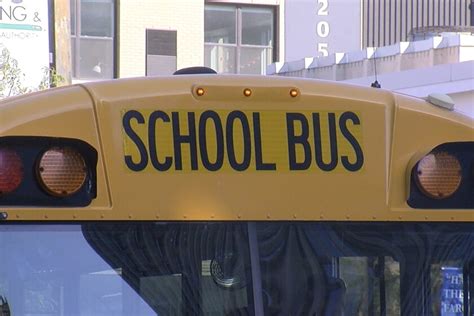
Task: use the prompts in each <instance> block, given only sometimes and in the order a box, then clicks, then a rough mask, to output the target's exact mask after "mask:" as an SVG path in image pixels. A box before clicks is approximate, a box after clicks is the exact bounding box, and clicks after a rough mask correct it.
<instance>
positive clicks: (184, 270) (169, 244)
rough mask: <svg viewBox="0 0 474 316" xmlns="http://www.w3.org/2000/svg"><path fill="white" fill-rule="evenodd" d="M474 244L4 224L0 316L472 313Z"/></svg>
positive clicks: (422, 234) (169, 227)
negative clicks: (470, 311)
mask: <svg viewBox="0 0 474 316" xmlns="http://www.w3.org/2000/svg"><path fill="white" fill-rule="evenodd" d="M473 247H474V226H473V224H472V223H357V222H351V223H342V222H338V223H336V222H319V223H314V222H313V223H310V222H291V223H290V222H238V223H237V222H100V223H99V222H83V223H80V224H77V223H74V224H65V223H62V224H48V225H40V224H34V225H33V224H24V225H23V224H15V225H1V226H0V249H2V251H1V252H0V315H1V314H2V313H1V312H2V311H4V312H5V311H8V312H10V313H11V315H39V314H41V315H190V314H192V315H254V314H256V315H260V314H263V313H264V314H265V315H463V311H464V310H468V309H469V308H470V307H469V304H472V302H471V303H470V302H469V300H470V298H469V297H471V300H472V293H469V291H472V286H471V289H469V288H468V286H467V284H468V283H469V282H472V280H473V279H474V275H473V274H474V253H473V251H472V249H474V248H473ZM471 307H472V306H471Z"/></svg>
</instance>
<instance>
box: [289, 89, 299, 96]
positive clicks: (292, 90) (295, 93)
mask: <svg viewBox="0 0 474 316" xmlns="http://www.w3.org/2000/svg"><path fill="white" fill-rule="evenodd" d="M298 94H299V93H298V90H296V89H291V90H290V96H291V97H292V98H296V97H297V96H298Z"/></svg>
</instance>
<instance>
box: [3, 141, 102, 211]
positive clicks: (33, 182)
mask: <svg viewBox="0 0 474 316" xmlns="http://www.w3.org/2000/svg"><path fill="white" fill-rule="evenodd" d="M7 150H8V152H15V153H16V155H17V157H18V159H19V162H20V163H21V166H22V169H21V170H22V172H23V173H22V179H21V183H19V184H18V186H17V187H16V188H15V190H11V192H5V193H6V194H0V206H7V205H8V206H52V207H55V206H68V207H72V206H87V205H89V204H90V203H91V202H92V200H93V199H94V198H95V197H96V195H97V185H96V184H97V171H96V168H97V159H98V155H97V151H96V150H95V149H94V148H93V147H92V146H91V145H89V144H87V143H86V142H84V141H82V140H79V139H70V138H54V137H37V136H7V137H0V151H2V152H7ZM53 152H54V153H60V154H64V153H66V154H69V155H71V154H70V153H73V154H72V157H73V158H75V159H76V161H73V164H72V165H71V166H73V167H74V166H75V167H76V168H75V171H74V170H72V169H71V171H74V172H76V173H77V174H80V173H82V174H81V177H83V178H81V179H79V180H80V181H76V182H75V183H74V185H75V189H74V190H69V189H66V190H63V191H55V188H56V187H54V188H53V186H51V185H49V186H48V182H47V181H49V180H48V179H46V178H45V177H44V175H42V171H43V172H44V171H45V170H44V169H45V166H47V165H45V164H44V161H45V157H50V156H51V153H53ZM48 154H49V156H48ZM9 157H13V156H12V155H9ZM78 157H80V159H79V158H78ZM60 158H61V157H60ZM81 161H82V162H81ZM53 162H54V161H53ZM54 163H56V165H57V166H59V167H61V168H63V169H62V174H60V175H59V176H60V177H64V176H65V175H66V176H67V177H69V174H68V173H67V172H65V171H64V166H61V163H62V162H61V160H58V162H54ZM66 163H70V162H68V161H67V160H66ZM78 163H79V164H82V165H81V166H77V164H78ZM58 164H59V165H58ZM57 166H56V167H57ZM59 171H61V170H59ZM7 176H8V179H10V178H11V180H10V181H13V180H15V179H13V178H12V176H10V175H7ZM45 179H46V180H45ZM53 180H54V179H53ZM4 182H5V183H6V182H7V180H4ZM79 182H80V183H79Z"/></svg>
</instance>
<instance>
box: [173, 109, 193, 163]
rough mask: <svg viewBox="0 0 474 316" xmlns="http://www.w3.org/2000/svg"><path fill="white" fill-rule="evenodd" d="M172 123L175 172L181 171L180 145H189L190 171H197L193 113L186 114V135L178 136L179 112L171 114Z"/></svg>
mask: <svg viewBox="0 0 474 316" xmlns="http://www.w3.org/2000/svg"><path fill="white" fill-rule="evenodd" d="M171 118H172V121H173V145H174V165H175V169H176V170H183V160H182V154H181V145H182V144H186V143H187V144H189V148H190V149H189V152H190V156H191V169H192V170H198V160H197V145H196V124H195V115H194V112H188V131H189V134H188V135H182V134H180V128H179V112H171Z"/></svg>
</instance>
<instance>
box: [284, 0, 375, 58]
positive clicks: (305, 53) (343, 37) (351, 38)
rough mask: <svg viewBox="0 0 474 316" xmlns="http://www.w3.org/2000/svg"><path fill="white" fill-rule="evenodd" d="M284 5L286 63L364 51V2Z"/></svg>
mask: <svg viewBox="0 0 474 316" xmlns="http://www.w3.org/2000/svg"><path fill="white" fill-rule="evenodd" d="M377 1H378V0H377ZM285 4H286V6H285V60H286V61H293V60H297V59H301V58H305V57H316V56H327V55H329V54H332V53H345V52H350V51H355V50H360V49H361V48H362V46H361V38H362V34H361V23H362V21H361V13H362V11H361V0H286V1H285Z"/></svg>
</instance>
